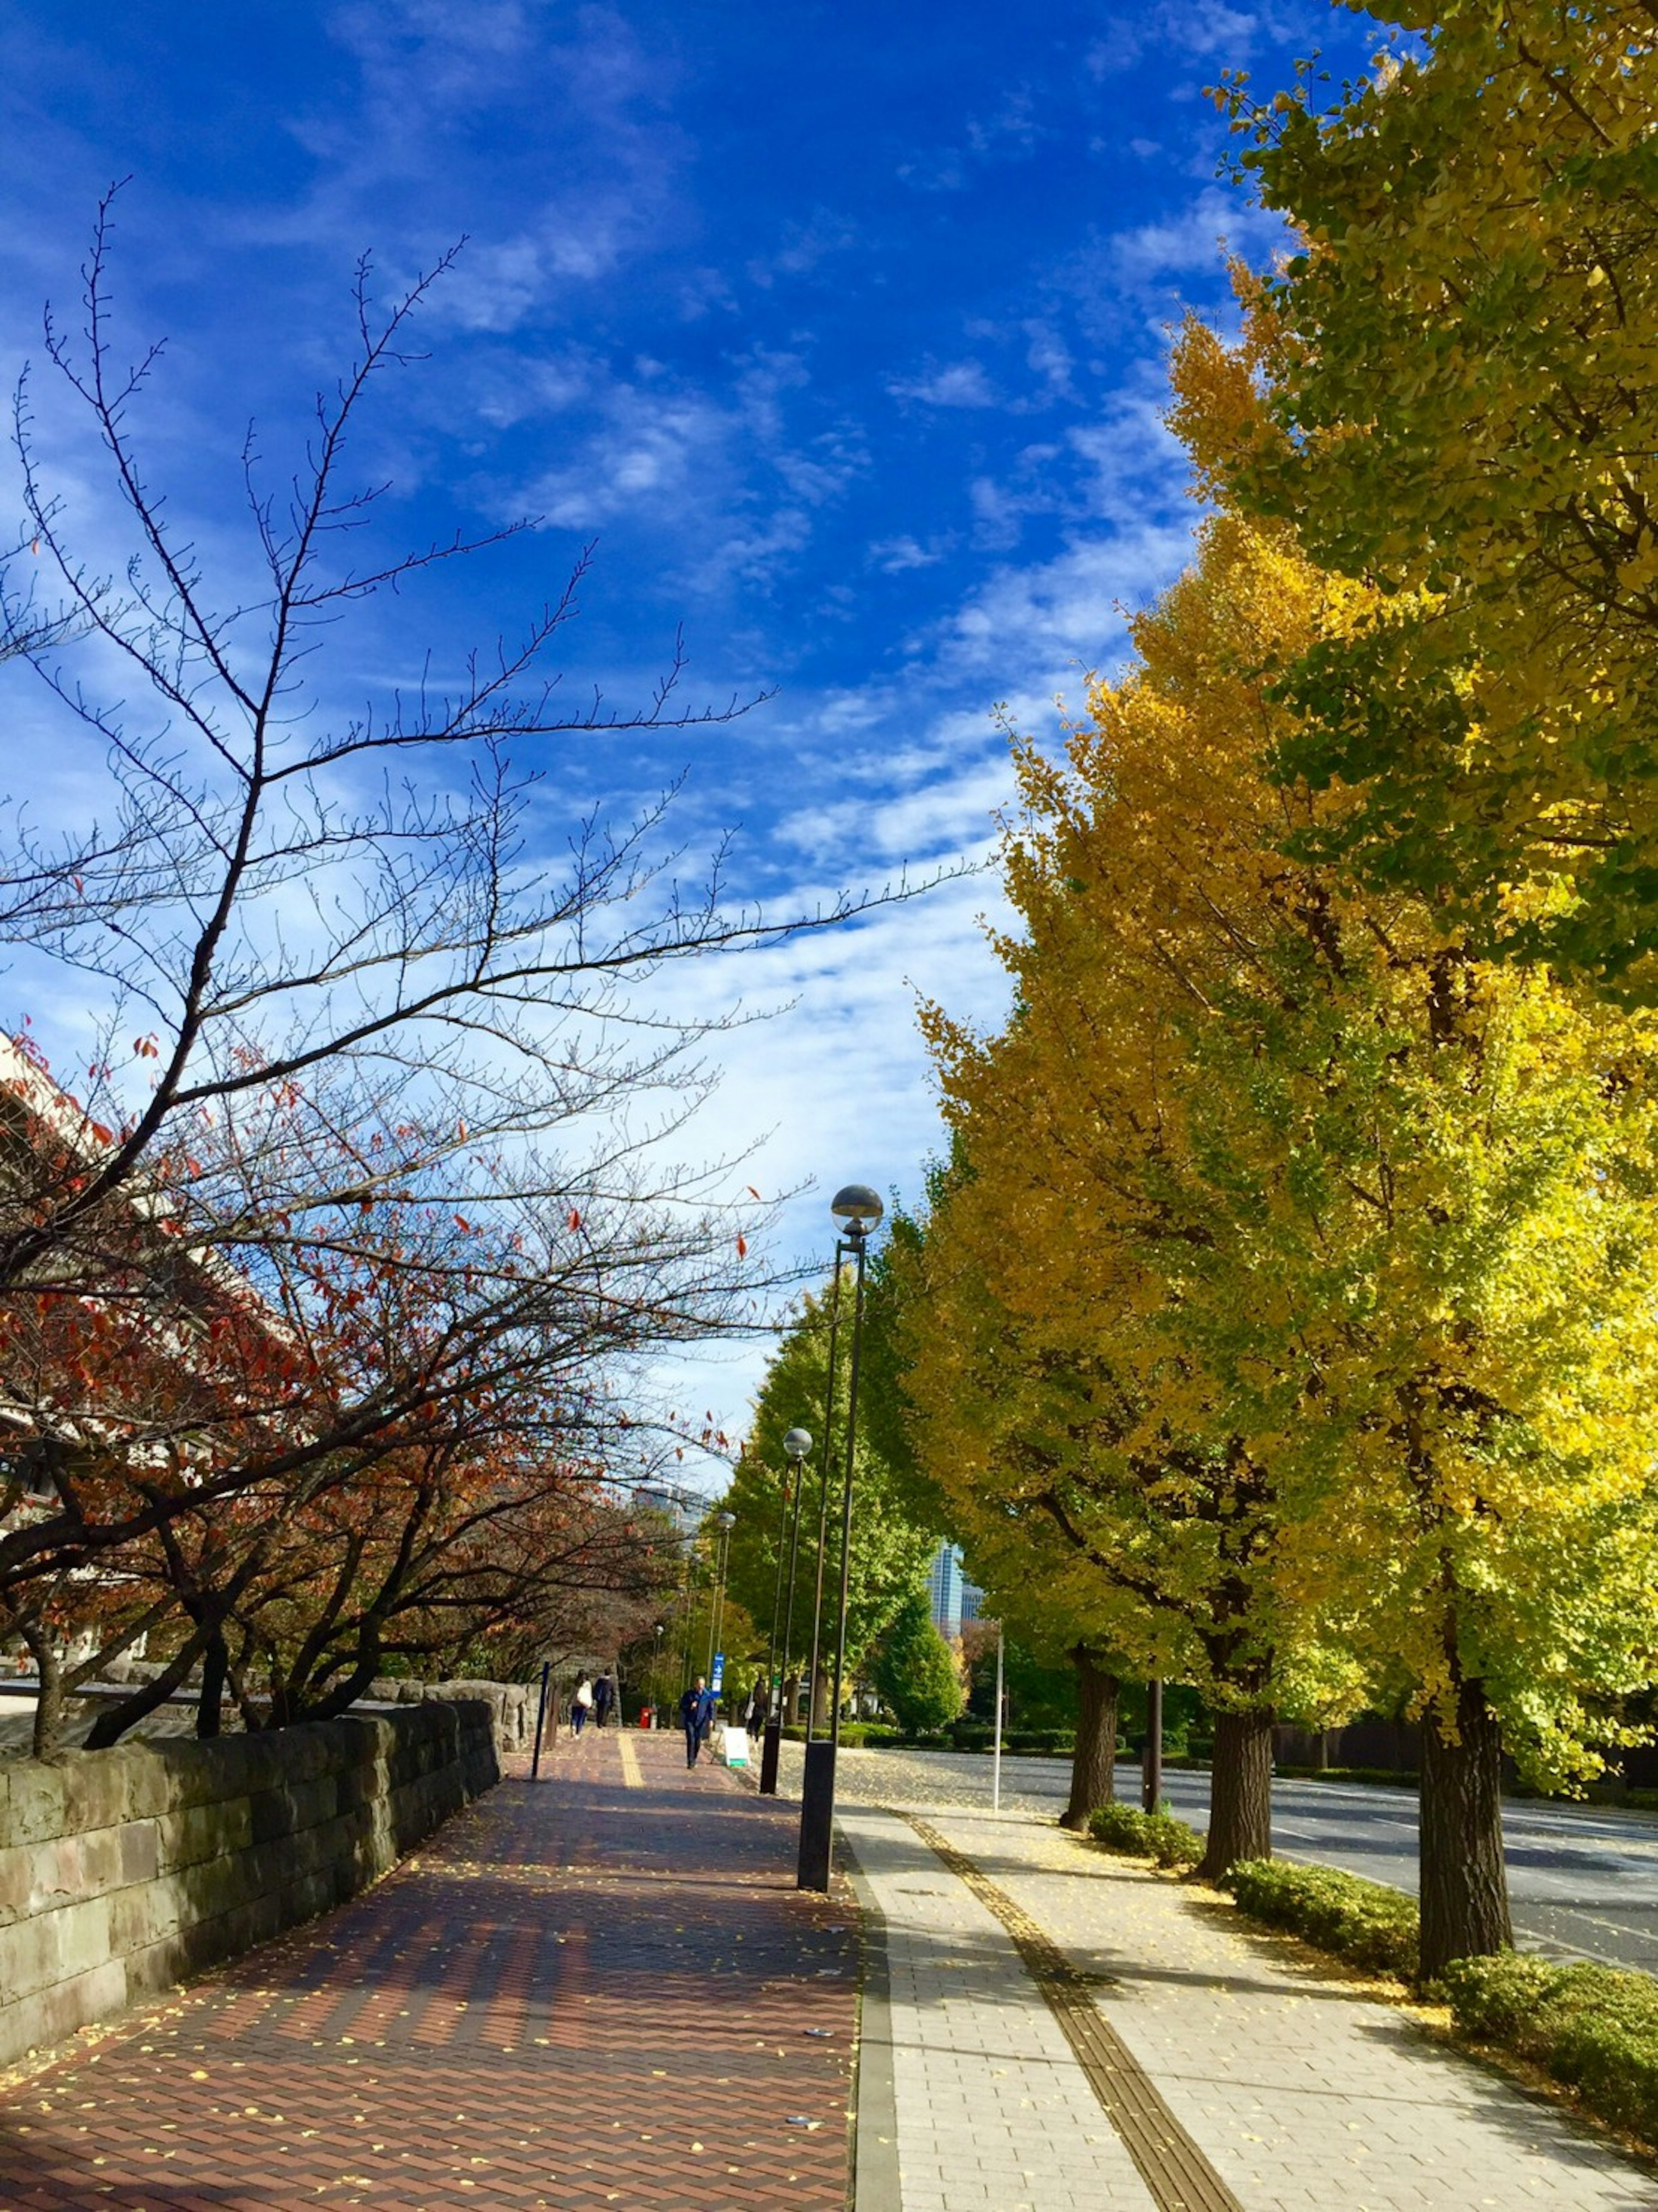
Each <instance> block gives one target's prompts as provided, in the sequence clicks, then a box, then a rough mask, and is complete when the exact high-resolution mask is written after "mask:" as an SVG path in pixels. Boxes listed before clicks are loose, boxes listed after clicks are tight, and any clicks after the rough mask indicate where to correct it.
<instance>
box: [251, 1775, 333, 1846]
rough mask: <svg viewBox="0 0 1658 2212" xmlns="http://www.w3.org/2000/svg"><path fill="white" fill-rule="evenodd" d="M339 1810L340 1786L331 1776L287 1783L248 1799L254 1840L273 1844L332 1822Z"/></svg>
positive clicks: (320, 1776) (262, 1791)
mask: <svg viewBox="0 0 1658 2212" xmlns="http://www.w3.org/2000/svg"><path fill="white" fill-rule="evenodd" d="M338 1810H339V1784H338V1782H337V1779H336V1778H335V1777H334V1776H333V1775H331V1774H324V1775H319V1776H317V1777H316V1778H314V1779H307V1780H305V1781H301V1782H284V1783H282V1784H279V1785H278V1786H277V1787H276V1788H275V1789H270V1790H260V1791H259V1792H258V1795H257V1796H253V1797H250V1798H249V1800H248V1817H249V1820H250V1822H251V1824H252V1840H253V1841H254V1843H256V1844H264V1843H270V1842H271V1841H272V1840H273V1839H274V1838H278V1837H282V1836H294V1835H298V1834H299V1833H300V1832H301V1831H302V1830H304V1829H306V1828H314V1827H316V1826H318V1825H319V1823H320V1822H322V1821H325V1820H332V1819H333V1817H334V1815H335V1814H336V1813H337V1811H338Z"/></svg>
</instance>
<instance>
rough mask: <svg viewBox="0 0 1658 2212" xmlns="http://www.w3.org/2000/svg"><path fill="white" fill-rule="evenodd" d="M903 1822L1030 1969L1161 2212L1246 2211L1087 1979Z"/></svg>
mask: <svg viewBox="0 0 1658 2212" xmlns="http://www.w3.org/2000/svg"><path fill="white" fill-rule="evenodd" d="M902 1817H903V1818H904V1819H905V1820H908V1822H909V1825H910V1826H911V1827H912V1828H914V1831H915V1832H916V1834H917V1835H918V1836H919V1837H920V1838H921V1840H922V1842H923V1843H924V1844H926V1845H927V1846H928V1848H929V1849H930V1850H934V1851H936V1852H937V1853H938V1857H940V1858H941V1859H942V1860H943V1861H944V1864H945V1865H946V1866H947V1867H948V1868H949V1869H950V1872H951V1873H952V1874H953V1875H956V1876H957V1878H958V1880H960V1881H963V1882H964V1883H965V1884H966V1886H967V1887H968V1888H969V1890H970V1891H971V1892H972V1893H973V1895H974V1896H975V1897H976V1898H977V1899H978V1900H979V1902H980V1904H981V1905H983V1906H984V1908H985V1910H986V1911H987V1912H990V1913H993V1915H994V1916H995V1917H996V1918H997V1919H998V1920H999V1921H1000V1923H1001V1924H1002V1926H1003V1927H1004V1928H1005V1929H1006V1930H1007V1932H1008V1934H1009V1935H1010V1936H1011V1937H1012V1939H1013V1945H1014V1948H1015V1949H1016V1950H1017V1952H1018V1954H1019V1957H1020V1959H1021V1960H1023V1964H1024V1966H1025V1970H1026V1972H1028V1973H1029V1976H1030V1978H1031V1980H1032V1981H1033V1982H1035V1984H1036V1987H1037V1988H1038V1989H1039V1990H1041V1991H1042V1995H1043V1996H1044V1997H1045V1998H1046V1999H1047V2000H1048V2008H1049V2009H1050V2010H1051V2011H1052V2013H1053V2015H1054V2018H1055V2020H1057V2021H1059V2023H1060V2027H1061V2028H1062V2029H1063V2030H1064V2032H1065V2038H1066V2042H1067V2043H1069V2045H1071V2048H1072V2051H1075V2053H1076V2054H1077V2063H1078V2065H1079V2066H1080V2067H1081V2068H1082V2069H1083V2072H1084V2074H1085V2075H1087V2077H1088V2082H1089V2086H1090V2088H1091V2089H1092V2090H1093V2092H1094V2094H1095V2095H1096V2097H1097V2098H1098V2099H1099V2100H1100V2104H1101V2106H1102V2109H1103V2111H1104V2112H1105V2115H1106V2118H1108V2120H1109V2121H1110V2123H1111V2124H1112V2126H1113V2127H1114V2129H1115V2130H1116V2131H1117V2133H1118V2134H1119V2135H1120V2136H1121V2138H1122V2141H1123V2145H1124V2148H1126V2149H1127V2153H1128V2155H1129V2156H1130V2158H1132V2159H1133V2161H1134V2164H1135V2166H1137V2167H1138V2169H1139V2174H1140V2178H1141V2179H1142V2180H1143V2181H1144V2182H1145V2185H1146V2187H1147V2188H1148V2189H1149V2190H1150V2191H1151V2194H1152V2196H1153V2197H1155V2198H1156V2199H1157V2204H1158V2205H1159V2207H1160V2208H1161V2212H1244V2208H1243V2206H1242V2204H1241V2203H1239V2201H1238V2199H1237V2198H1236V2197H1234V2196H1233V2194H1232V2192H1231V2191H1230V2189H1229V2188H1228V2187H1227V2186H1226V2184H1225V2183H1224V2181H1223V2180H1222V2179H1221V2178H1220V2176H1219V2174H1218V2173H1217V2172H1216V2171H1215V2169H1214V2167H1213V2166H1211V2165H1210V2163H1209V2161H1208V2160H1207V2159H1206V2157H1205V2156H1204V2154H1203V2153H1202V2151H1201V2150H1200V2149H1199V2148H1198V2146H1197V2144H1196V2143H1195V2142H1193V2140H1192V2138H1191V2136H1189V2135H1187V2132H1186V2130H1185V2129H1184V2128H1183V2127H1182V2126H1181V2124H1180V2122H1179V2121H1178V2120H1177V2119H1176V2118H1175V2115H1174V2114H1173V2112H1170V2111H1169V2107H1168V2106H1167V2105H1166V2104H1164V2102H1163V2099H1162V2097H1161V2096H1160V2095H1159V2094H1158V2092H1157V2084H1156V2083H1155V2082H1154V2081H1152V2079H1151V2075H1149V2074H1148V2073H1147V2072H1146V2070H1145V2068H1144V2067H1143V2066H1142V2065H1141V2064H1140V2063H1139V2059H1138V2058H1136V2057H1135V2056H1134V2054H1133V2051H1130V2050H1129V2048H1128V2046H1127V2044H1126V2043H1125V2042H1124V2041H1123V2039H1122V2038H1121V2036H1120V2035H1119V2034H1118V2033H1117V2032H1116V2030H1115V2029H1114V2027H1112V2026H1111V2024H1110V2023H1109V2021H1107V2020H1106V2019H1105V2018H1104V2017H1103V2015H1102V2014H1101V2011H1100V2008H1099V2007H1098V2006H1097V2005H1096V2003H1095V2002H1094V1997H1093V1992H1092V1988H1091V1986H1090V1982H1089V1980H1088V1978H1087V1977H1086V1976H1085V1975H1084V1974H1081V1973H1079V1972H1078V1970H1077V1968H1076V1967H1075V1966H1072V1963H1071V1961H1070V1960H1069V1959H1067V1958H1066V1955H1065V1954H1064V1952H1063V1951H1061V1950H1060V1948H1059V1946H1058V1944H1057V1943H1055V1942H1054V1939H1053V1938H1052V1936H1049V1935H1048V1933H1047V1932H1046V1930H1045V1929H1042V1928H1041V1927H1039V1926H1038V1925H1037V1923H1035V1921H1034V1920H1033V1919H1032V1918H1031V1917H1030V1915H1029V1913H1028V1912H1026V1911H1024V1910H1023V1907H1021V1906H1020V1905H1016V1904H1015V1903H1014V1901H1013V1899H1011V1897H1010V1896H1009V1895H1008V1893H1007V1892H1006V1891H1005V1889H1000V1888H999V1887H997V1885H996V1884H995V1883H994V1882H993V1881H991V1879H990V1878H989V1876H988V1875H986V1874H983V1873H981V1871H980V1869H979V1868H978V1867H976V1866H975V1864H974V1863H973V1861H972V1860H971V1859H970V1858H969V1857H967V1855H966V1853H965V1852H963V1851H958V1850H957V1848H956V1846H955V1845H954V1844H952V1843H951V1842H950V1840H949V1838H947V1837H945V1836H943V1835H941V1834H940V1833H939V1832H938V1829H937V1828H935V1827H933V1826H932V1824H931V1822H930V1821H926V1820H922V1819H921V1818H920V1816H919V1815H918V1814H914V1813H906V1814H903V1816H902Z"/></svg>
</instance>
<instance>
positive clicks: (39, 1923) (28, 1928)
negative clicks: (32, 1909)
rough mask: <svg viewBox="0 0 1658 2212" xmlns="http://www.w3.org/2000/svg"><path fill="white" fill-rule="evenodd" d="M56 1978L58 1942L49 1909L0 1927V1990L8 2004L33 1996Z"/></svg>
mask: <svg viewBox="0 0 1658 2212" xmlns="http://www.w3.org/2000/svg"><path fill="white" fill-rule="evenodd" d="M58 1978H59V1973H58V1943H57V1938H56V1936H55V1934H54V1932H53V1929H52V1916H51V1915H50V1914H49V1913H45V1912H38V1913H36V1914H35V1915H34V1916H33V1917H32V1918H31V1919H27V1920H15V1921H13V1923H11V1925H10V1926H9V1928H0V1990H3V1992H4V1994H5V1997H6V2001H7V2003H8V2005H9V2004H12V2003H15V2002H16V2001H17V2000H18V1999H20V1998H25V1997H30V1996H33V1995H34V1993H35V1991H36V1990H43V1989H46V1988H48V1987H50V1985H51V1984H52V1983H53V1982H55V1981H57V1980H58Z"/></svg>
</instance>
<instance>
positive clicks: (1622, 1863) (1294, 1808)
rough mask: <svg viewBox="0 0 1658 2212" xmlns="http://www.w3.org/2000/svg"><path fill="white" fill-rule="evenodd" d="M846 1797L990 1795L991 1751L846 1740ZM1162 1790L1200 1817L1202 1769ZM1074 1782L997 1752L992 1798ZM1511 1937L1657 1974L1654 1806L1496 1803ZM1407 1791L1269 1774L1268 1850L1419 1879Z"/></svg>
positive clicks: (906, 1800)
mask: <svg viewBox="0 0 1658 2212" xmlns="http://www.w3.org/2000/svg"><path fill="white" fill-rule="evenodd" d="M839 1781H840V1792H841V1797H842V1799H843V1800H845V1801H847V1802H852V1801H857V1802H864V1803H867V1804H880V1805H895V1804H914V1805H927V1804H939V1803H948V1804H953V1805H959V1806H960V1807H962V1808H963V1810H974V1811H978V1810H982V1809H984V1808H987V1806H988V1805H989V1802H990V1759H989V1758H988V1756H987V1755H986V1754H984V1753H976V1752H942V1751H941V1752H931V1751H928V1752H916V1751H846V1750H843V1751H842V1752H841V1763H840V1769H839ZM1163 1785H1164V1789H1163V1794H1164V1796H1166V1797H1167V1798H1168V1800H1169V1805H1170V1807H1171V1808H1172V1809H1173V1810H1174V1811H1175V1812H1176V1813H1177V1814H1179V1815H1180V1817H1181V1819H1182V1820H1189V1821H1190V1822H1191V1824H1192V1826H1193V1827H1194V1828H1198V1829H1199V1830H1200V1829H1202V1828H1204V1827H1205V1826H1206V1825H1207V1821H1208V1814H1209V1777H1208V1776H1207V1774H1206V1773H1202V1772H1193V1771H1188V1770H1187V1769H1183V1768H1179V1767H1174V1768H1169V1769H1167V1770H1165V1771H1164V1775H1163ZM1070 1788H1071V1764H1070V1761H1069V1760H1068V1759H1032V1758H1025V1757H1021V1756H1012V1755H1010V1756H1005V1757H1004V1759H1003V1760H1002V1804H1003V1807H1004V1808H1005V1810H1007V1811H1009V1812H1023V1813H1045V1814H1049V1815H1053V1814H1057V1813H1058V1812H1059V1810H1060V1808H1061V1807H1062V1806H1063V1805H1064V1803H1065V1802H1066V1797H1067V1796H1068V1795H1069V1794H1070ZM1138 1789H1139V1768H1138V1766H1134V1765H1119V1767H1118V1769H1117V1794H1118V1796H1120V1797H1124V1798H1128V1799H1131V1800H1132V1799H1133V1796H1134V1793H1135V1792H1136V1791H1137V1790H1138ZM1416 1824H1417V1812H1416V1792H1415V1791H1414V1790H1408V1789H1400V1790H1394V1789H1389V1788H1388V1787H1386V1786H1384V1785H1380V1784H1370V1783H1356V1782H1355V1783H1339V1782H1304V1781H1285V1780H1278V1781H1275V1782H1274V1783H1273V1784H1272V1847H1273V1849H1274V1850H1277V1851H1279V1852H1281V1853H1282V1854H1283V1856H1284V1857H1285V1858H1291V1859H1303V1860H1306V1861H1309V1863H1315V1864H1317V1865H1320V1866H1333V1867H1342V1868H1345V1870H1346V1871H1347V1872H1348V1873H1349V1874H1357V1875H1364V1876H1365V1877H1366V1878H1367V1879H1368V1880H1370V1881H1386V1882H1391V1883H1392V1884H1393V1885H1394V1887H1395V1888H1397V1889H1405V1890H1410V1891H1412V1892H1413V1891H1414V1890H1415V1887H1416ZM1503 1832H1504V1836H1505V1838H1506V1842H1507V1846H1508V1861H1509V1890H1510V1894H1511V1897H1512V1899H1513V1909H1514V1922H1515V1937H1516V1939H1517V1941H1518V1942H1519V1943H1520V1945H1521V1948H1522V1949H1525V1950H1533V1951H1539V1952H1541V1953H1543V1954H1545V1955H1546V1956H1548V1957H1551V1958H1563V1959H1564V1958H1573V1959H1594V1960H1600V1962H1602V1963H1603V1964H1605V1965H1606V1966H1638V1967H1639V1968H1641V1970H1642V1971H1643V1972H1646V1973H1658V1814H1651V1813H1637V1812H1620V1811H1616V1810H1614V1809H1612V1808H1610V1807H1607V1806H1604V1805H1559V1804H1537V1803H1534V1802H1530V1801H1528V1800H1523V1799H1515V1798H1510V1799H1509V1800H1508V1801H1507V1802H1505V1804H1504V1805H1503Z"/></svg>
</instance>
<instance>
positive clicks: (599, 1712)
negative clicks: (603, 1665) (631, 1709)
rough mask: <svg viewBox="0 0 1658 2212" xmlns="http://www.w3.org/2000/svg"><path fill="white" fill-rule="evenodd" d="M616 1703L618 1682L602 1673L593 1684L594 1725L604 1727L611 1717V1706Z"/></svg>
mask: <svg viewBox="0 0 1658 2212" xmlns="http://www.w3.org/2000/svg"><path fill="white" fill-rule="evenodd" d="M615 1703H616V1684H615V1683H614V1682H613V1681H612V1680H610V1676H609V1675H608V1674H601V1675H600V1676H599V1678H598V1680H597V1681H596V1682H595V1683H594V1684H593V1726H594V1727H595V1728H603V1727H604V1723H606V1721H608V1720H609V1719H610V1707H611V1706H612V1705H614V1704H615Z"/></svg>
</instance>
